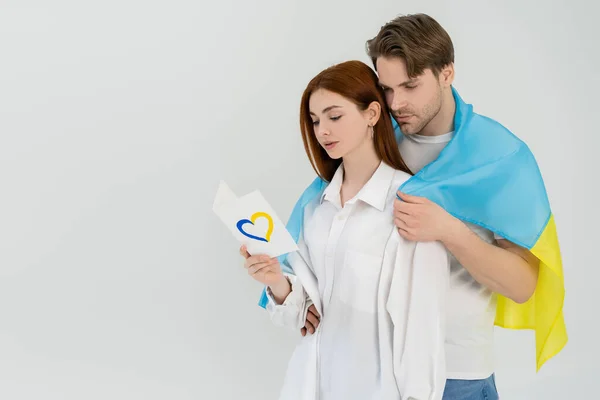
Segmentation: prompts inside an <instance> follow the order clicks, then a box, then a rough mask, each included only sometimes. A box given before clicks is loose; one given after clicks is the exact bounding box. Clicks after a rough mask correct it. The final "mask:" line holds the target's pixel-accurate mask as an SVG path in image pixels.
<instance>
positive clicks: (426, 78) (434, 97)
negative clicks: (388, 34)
mask: <svg viewBox="0 0 600 400" xmlns="http://www.w3.org/2000/svg"><path fill="white" fill-rule="evenodd" d="M376 66H377V73H378V75H379V84H380V85H381V87H382V88H383V90H384V92H385V99H386V102H387V104H388V106H389V108H390V110H391V112H392V115H393V116H394V119H395V120H396V122H398V125H399V126H400V130H401V131H402V133H404V134H405V135H412V134H413V133H420V132H421V131H422V130H423V129H424V128H425V127H426V126H427V125H428V124H429V123H430V122H431V120H433V119H434V118H435V117H436V116H437V115H438V113H439V111H440V109H441V107H442V86H441V84H440V81H439V78H438V77H437V76H435V75H434V74H433V72H432V71H431V70H430V69H426V70H425V71H424V72H423V73H422V74H421V75H419V76H417V77H414V78H410V77H409V76H408V74H407V72H406V63H405V61H404V60H403V59H401V58H398V57H393V58H387V57H379V58H378V59H377V61H376Z"/></svg>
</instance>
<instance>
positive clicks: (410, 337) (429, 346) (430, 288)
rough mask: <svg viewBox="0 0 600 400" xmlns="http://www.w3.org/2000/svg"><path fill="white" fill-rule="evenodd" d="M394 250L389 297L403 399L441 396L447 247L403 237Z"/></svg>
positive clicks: (429, 399) (427, 399) (438, 399)
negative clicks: (405, 239) (393, 266)
mask: <svg viewBox="0 0 600 400" xmlns="http://www.w3.org/2000/svg"><path fill="white" fill-rule="evenodd" d="M397 251H398V253H397V255H396V265H395V269H394V275H393V277H392V282H391V288H390V297H389V299H388V309H391V310H393V312H391V313H390V315H391V318H392V322H393V324H394V332H393V360H394V361H393V367H394V375H395V378H396V384H397V386H398V390H399V392H400V394H401V395H402V399H407V400H410V399H412V400H441V399H442V395H443V393H444V387H445V385H446V356H445V338H446V329H445V327H446V318H445V315H446V310H445V304H446V300H447V293H448V288H449V284H450V263H449V258H448V253H447V252H446V249H445V248H444V246H443V245H442V244H441V243H440V242H417V243H415V242H407V241H401V243H400V245H399V246H398V250H397ZM390 303H393V304H394V305H395V306H394V307H390Z"/></svg>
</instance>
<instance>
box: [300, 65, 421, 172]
mask: <svg viewBox="0 0 600 400" xmlns="http://www.w3.org/2000/svg"><path fill="white" fill-rule="evenodd" d="M318 89H324V90H328V91H330V92H333V93H337V94H339V95H340V96H343V97H345V98H346V99H348V100H349V101H351V102H353V103H354V104H356V106H357V107H358V108H359V109H360V110H362V111H364V110H366V109H367V108H368V107H369V105H370V104H371V103H373V102H377V103H379V105H380V106H381V115H380V117H379V120H378V121H377V123H376V124H375V126H374V127H373V129H374V134H373V140H374V144H375V152H376V153H377V157H378V158H379V159H380V160H382V161H383V162H384V163H386V164H387V165H389V166H390V167H392V168H394V169H397V170H401V171H404V172H407V173H409V174H412V173H411V172H410V170H409V169H408V167H407V166H406V164H405V163H404V160H403V159H402V156H401V155H400V151H399V150H398V143H397V142H396V137H395V135H394V128H393V126H392V119H391V117H390V113H389V112H388V109H387V105H386V102H385V97H384V93H383V90H382V89H381V87H380V86H379V84H378V78H377V75H376V74H375V71H373V70H372V69H371V68H370V67H369V66H368V65H366V64H365V63H363V62H361V61H347V62H344V63H341V64H337V65H334V66H332V67H329V68H327V69H325V70H323V71H321V72H320V73H319V74H318V75H317V76H315V77H314V78H313V79H312V80H311V81H310V82H309V84H308V86H307V87H306V89H305V90H304V93H303V94H302V101H301V104H300V131H301V132H302V141H303V142H304V149H305V150H306V154H307V155H308V159H309V160H310V163H311V165H312V167H313V169H314V170H315V172H316V173H317V175H319V176H320V177H321V178H322V179H324V180H325V181H327V182H330V181H331V179H332V178H333V175H334V174H335V171H336V170H337V168H338V167H339V165H340V164H341V162H342V160H341V159H337V160H336V159H333V158H331V157H329V155H328V154H327V152H326V151H325V149H323V147H322V146H321V145H320V144H319V142H318V141H317V138H316V136H315V131H314V127H313V122H312V118H311V116H310V110H309V101H310V96H311V95H312V94H313V93H314V92H315V91H317V90H318Z"/></svg>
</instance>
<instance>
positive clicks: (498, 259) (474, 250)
mask: <svg viewBox="0 0 600 400" xmlns="http://www.w3.org/2000/svg"><path fill="white" fill-rule="evenodd" d="M367 45H368V46H367V47H368V54H369V56H370V57H371V59H372V61H373V65H374V67H375V70H376V71H377V73H378V76H379V79H380V84H381V87H382V88H383V90H384V92H385V95H386V101H387V103H388V106H389V108H390V110H391V113H392V115H393V117H394V119H395V121H396V123H397V124H398V128H399V131H400V132H398V140H399V147H400V152H401V154H402V157H403V158H404V160H405V162H406V164H407V165H408V167H409V168H410V169H411V171H412V172H413V173H414V174H418V173H419V172H420V171H421V170H422V169H424V167H426V166H428V165H429V164H431V163H433V162H434V161H436V163H437V164H440V163H445V164H442V165H446V166H447V165H452V163H454V164H460V163H462V162H466V163H471V164H472V165H473V166H477V165H478V163H479V162H480V161H481V164H482V165H486V163H488V164H489V163H493V160H487V159H485V157H486V156H484V155H482V156H481V157H482V158H483V160H477V159H475V158H474V157H477V155H468V157H470V158H469V160H468V161H464V160H463V156H465V154H464V153H465V152H467V150H466V149H463V152H462V153H461V150H460V147H459V144H455V145H454V148H453V149H452V152H453V153H452V154H445V156H444V160H445V161H437V160H438V158H439V159H442V157H440V154H441V153H442V150H444V149H445V148H446V147H447V146H448V144H449V143H450V142H451V140H452V139H453V137H454V135H455V129H456V128H457V127H456V126H455V125H456V121H457V119H458V117H459V114H458V113H459V111H460V112H461V113H463V111H462V109H463V108H464V109H467V107H466V105H465V104H464V103H462V101H460V98H459V97H458V95H457V93H456V92H454V89H453V88H452V83H453V79H454V49H453V44H452V40H451V39H450V37H449V35H448V33H447V32H446V31H445V30H444V29H443V28H442V27H441V26H440V24H439V23H438V22H437V21H435V20H434V19H433V18H431V17H430V16H428V15H424V14H417V15H408V16H402V17H398V18H396V19H394V20H393V21H391V22H389V23H388V24H386V25H385V26H383V27H382V28H381V30H380V31H379V33H378V34H377V36H376V37H374V38H373V39H371V40H369V41H368V42H367ZM457 99H458V101H459V102H457ZM459 108H460V110H459ZM466 112H471V111H470V110H467V111H466ZM471 113H472V112H471ZM473 118H478V123H479V126H483V129H484V130H487V129H486V127H488V126H489V127H490V129H491V130H495V131H498V130H501V129H504V128H503V127H501V126H500V125H499V124H497V123H496V122H495V121H492V120H489V119H487V120H485V121H483V120H484V119H485V117H481V116H478V115H476V117H473ZM486 124H487V125H486ZM471 125H473V124H471ZM461 128H462V130H463V131H467V132H466V133H462V135H463V140H465V141H466V140H467V139H464V138H470V140H471V142H469V143H473V138H472V137H473V136H474V135H479V134H481V135H484V134H486V133H487V132H485V131H482V132H472V131H473V129H474V128H472V127H470V126H469V125H468V124H467V123H465V126H463V127H461ZM469 129H470V130H471V131H468V130H469ZM469 135H470V136H469ZM499 135H500V136H498V139H497V140H496V141H498V143H500V144H501V146H500V147H502V145H503V143H504V142H506V140H505V138H504V136H502V135H506V133H505V132H502V133H501V134H499ZM475 140H477V141H479V140H480V141H485V140H486V139H485V138H481V139H478V138H475ZM490 140H492V139H490ZM503 140H504V142H503ZM514 140H517V139H514ZM520 144H522V143H520ZM478 145H480V144H478ZM490 145H492V146H493V144H490ZM513 145H515V144H514V143H512V142H511V143H510V144H508V142H507V144H506V146H507V148H508V146H513ZM465 146H466V145H465ZM470 146H473V145H472V144H470ZM521 147H526V146H524V145H523V146H521ZM521 147H519V151H520V152H521V153H523V154H524V153H527V151H526V149H525V150H523V149H522V148H521ZM457 149H458V150H457ZM483 153H484V152H482V154H483ZM499 154H500V153H499ZM459 156H460V157H459ZM510 156H511V154H510V152H507V153H506V155H504V154H503V153H502V158H504V159H506V160H508V157H510ZM527 156H529V154H525V156H523V157H527ZM452 157H454V159H452ZM489 157H492V156H488V158H489ZM523 157H521V158H523ZM529 158H532V157H529ZM524 163H527V165H528V166H529V167H530V168H529V172H530V174H532V176H533V175H536V173H537V169H536V166H535V162H531V160H528V161H524ZM507 165H508V164H507ZM498 168H503V165H498ZM438 170H439V168H438ZM481 170H482V171H483V172H482V174H487V175H486V177H492V179H491V181H492V182H499V179H500V178H496V177H495V175H494V172H486V170H485V168H484V167H482V168H481ZM435 171H436V166H435V165H432V167H431V168H430V170H429V171H427V176H428V178H427V179H429V182H430V183H426V182H425V183H423V184H422V185H421V187H422V188H425V187H426V186H428V185H429V186H431V182H436V172H435ZM463 172H464V173H465V174H467V173H471V171H466V170H465V171H463ZM415 178H416V177H415ZM423 179H424V178H423ZM423 179H421V181H423ZM441 179H442V177H441V176H440V180H441ZM443 179H446V181H447V182H448V186H449V187H450V189H448V192H447V197H448V199H445V196H446V194H444V192H443V190H442V189H439V190H438V194H439V193H440V192H441V193H442V194H441V196H442V197H441V198H444V201H438V202H434V201H432V200H431V199H428V198H427V197H424V196H414V195H409V194H406V193H404V192H403V191H399V193H398V196H399V199H398V200H397V201H396V204H395V207H394V208H395V212H394V218H395V224H396V226H397V228H398V232H399V234H400V235H401V236H403V237H404V238H406V239H408V240H417V241H432V240H436V241H441V242H442V243H443V244H444V245H445V247H446V248H447V250H448V253H449V257H450V258H451V276H452V282H451V295H450V298H449V300H448V301H449V308H450V311H449V315H448V320H449V323H448V333H447V339H446V356H447V378H448V379H447V384H446V388H445V391H444V400H454V399H460V400H478V399H497V398H498V393H497V390H496V385H495V381H494V366H493V357H494V351H493V332H494V323H495V322H496V324H497V325H500V326H506V327H510V328H516V329H521V328H531V329H533V328H535V329H536V335H537V336H536V339H538V341H539V342H540V343H538V368H539V367H540V366H541V364H542V363H543V362H544V361H545V360H547V359H548V358H550V357H551V356H552V355H554V354H556V353H557V352H558V351H560V349H561V348H562V346H563V345H564V342H566V331H564V332H563V330H564V323H563V322H562V311H561V310H560V311H556V312H555V313H554V314H552V315H551V317H552V318H556V321H557V324H555V325H556V326H558V328H556V329H554V331H551V333H552V336H553V342H552V343H551V344H550V347H552V350H548V352H550V353H548V355H544V356H541V355H540V354H542V353H544V351H541V350H540V348H541V346H542V345H543V344H544V343H541V341H542V340H541V339H540V337H541V336H543V334H542V333H541V332H542V331H541V330H539V329H537V327H534V326H531V325H532V323H531V322H525V321H526V320H525V319H523V318H522V315H525V314H527V313H529V314H530V315H533V314H532V313H534V314H535V315H536V316H538V319H540V320H542V319H544V318H545V317H546V316H547V315H544V314H543V311H540V307H538V309H535V306H533V305H531V304H529V303H528V304H527V305H524V304H525V303H526V302H528V300H529V299H530V298H531V297H532V295H533V294H534V292H535V291H536V285H537V284H538V273H539V268H540V259H538V257H536V256H535V255H533V254H532V252H531V251H530V250H531V246H530V248H527V247H525V246H521V245H518V244H515V243H514V242H513V241H511V240H507V239H506V238H505V237H503V235H500V234H498V231H499V230H500V229H496V230H495V232H493V231H492V230H490V229H486V228H484V227H483V226H486V220H485V217H482V218H479V219H478V218H477V217H473V218H469V217H467V218H463V219H462V220H461V219H459V218H457V217H455V216H453V215H451V213H450V212H449V211H448V210H445V209H444V208H443V207H442V206H440V205H439V204H438V203H444V202H445V203H447V204H449V207H448V208H452V211H453V213H454V214H455V215H463V214H468V212H466V213H462V212H461V211H462V209H461V207H464V208H465V209H466V208H467V207H471V208H473V207H475V208H477V209H476V210H475V211H474V212H473V215H474V216H481V215H485V214H486V213H487V214H488V215H490V214H491V216H490V217H489V221H495V220H498V219H499V218H500V217H499V216H498V215H499V214H500V213H503V212H506V210H505V209H506V208H507V207H508V206H506V205H501V206H497V207H499V208H498V209H494V208H493V207H494V204H496V203H495V201H496V200H497V199H505V198H510V197H511V193H509V192H506V190H504V189H502V190H500V188H499V187H498V185H496V186H494V185H491V187H485V186H483V185H484V184H485V182H486V180H485V179H482V180H481V181H480V183H481V182H483V183H481V185H482V186H481V190H480V191H484V192H486V191H487V193H483V194H482V196H483V197H482V200H481V202H479V204H474V205H473V204H470V205H467V204H464V205H461V204H460V201H454V202H453V200H455V199H458V198H459V197H460V196H458V195H456V194H457V193H459V191H460V190H462V189H461V188H460V186H461V185H462V186H464V184H465V182H467V181H468V179H464V181H461V182H458V183H456V182H453V180H452V179H453V178H452V176H450V177H446V178H443ZM458 179H460V177H459V178H458ZM417 182H418V180H417ZM423 182H424V181H423ZM468 184H469V183H468V182H467V185H468ZM472 184H473V185H475V183H472ZM417 186H418V184H417ZM442 186H443V185H442ZM453 187H454V189H453ZM424 190H425V189H424ZM469 190H470V192H469V193H470V194H472V195H473V194H474V195H473V196H470V197H471V198H473V197H477V196H478V194H479V192H478V189H477V188H474V187H472V188H470V189H469ZM490 190H491V192H492V193H491V194H490V193H489V191H490ZM494 190H498V191H499V194H498V196H495V194H494V193H493V192H494ZM501 191H504V192H502V193H500V192H501ZM431 193H434V192H431ZM532 193H533V194H532V196H534V197H535V196H537V197H539V199H540V200H539V201H540V204H542V205H543V204H544V201H545V197H544V196H545V190H543V187H542V188H537V191H534V192H532ZM501 196H504V197H501ZM431 197H435V196H431ZM438 197H439V196H438ZM449 199H450V200H449ZM525 201H526V200H525ZM533 201H534V200H532V202H533ZM515 204H517V203H515ZM525 204H527V203H525ZM515 207H518V205H515ZM486 208H487V209H486ZM500 208H502V210H500ZM539 208H540V207H537V208H535V207H534V209H535V210H537V209H539ZM541 208H543V207H541ZM496 212H497V213H498V215H497V216H494V213H496ZM509 212H510V210H509ZM550 215H551V214H550ZM510 217H511V218H515V220H517V218H516V217H515V216H510ZM532 218H533V217H532ZM521 219H522V218H521ZM466 220H477V221H478V222H479V223H477V224H475V223H470V222H466ZM552 223H553V221H552V219H550V221H549V222H548V223H547V226H546V228H547V229H546V228H544V229H545V230H544V232H548V231H552V232H551V234H553V229H554V226H553V225H552ZM490 224H493V222H490ZM529 228H530V227H529V226H528V229H529ZM515 229H516V228H515ZM513 230H514V229H513ZM507 231H511V232H512V230H510V229H508V230H507ZM510 236H511V237H514V236H515V235H512V233H511V235H510ZM556 251H558V250H557V249H556ZM538 252H539V251H538ZM555 258H556V257H555ZM558 258H560V257H558ZM559 261H560V260H559ZM543 265H545V264H543ZM560 268H562V264H560V262H559V265H558V266H557V267H555V268H554V270H555V271H558V270H560ZM551 270H552V268H551ZM557 274H559V275H560V276H561V277H562V272H561V271H558V272H557ZM553 282H554V283H553V284H552V285H554V286H555V288H554V289H553V290H555V292H552V293H557V294H556V296H554V297H557V296H559V295H560V293H562V292H561V291H560V289H562V286H561V283H562V282H560V281H557V280H556V279H555V280H554V281H553ZM547 286H548V284H546V285H545V287H547ZM544 293H545V295H546V294H547V296H546V297H545V298H548V296H550V293H551V292H550V291H549V290H546V291H545V292H544ZM499 299H501V301H502V310H501V312H498V310H497V306H498V301H499ZM558 302H559V305H557V306H556V307H557V309H558V308H560V309H562V298H560V299H559V300H558ZM519 305H524V306H523V308H522V309H519V308H517V307H518V306H519ZM525 307H528V308H525ZM515 310H516V311H515ZM309 311H310V312H309V313H308V315H307V320H306V326H305V327H304V328H303V330H302V334H303V335H305V334H306V332H309V333H313V332H314V331H315V329H316V327H317V326H318V324H319V316H318V315H317V313H316V312H315V310H314V308H313V309H310V310H309ZM557 313H558V314H559V315H558V316H557V315H555V314H557ZM540 316H541V318H540ZM505 318H506V319H508V320H509V321H506V320H505ZM517 320H518V321H519V322H517ZM530 320H531V317H530V319H529V320H527V321H530ZM561 324H562V325H561ZM534 325H535V323H534ZM550 325H552V324H550ZM549 329H551V328H547V330H549ZM544 354H545V353H544Z"/></svg>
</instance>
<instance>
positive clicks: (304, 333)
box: [300, 328, 306, 336]
mask: <svg viewBox="0 0 600 400" xmlns="http://www.w3.org/2000/svg"><path fill="white" fill-rule="evenodd" d="M300 334H301V335H302V336H306V328H302V329H300Z"/></svg>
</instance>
